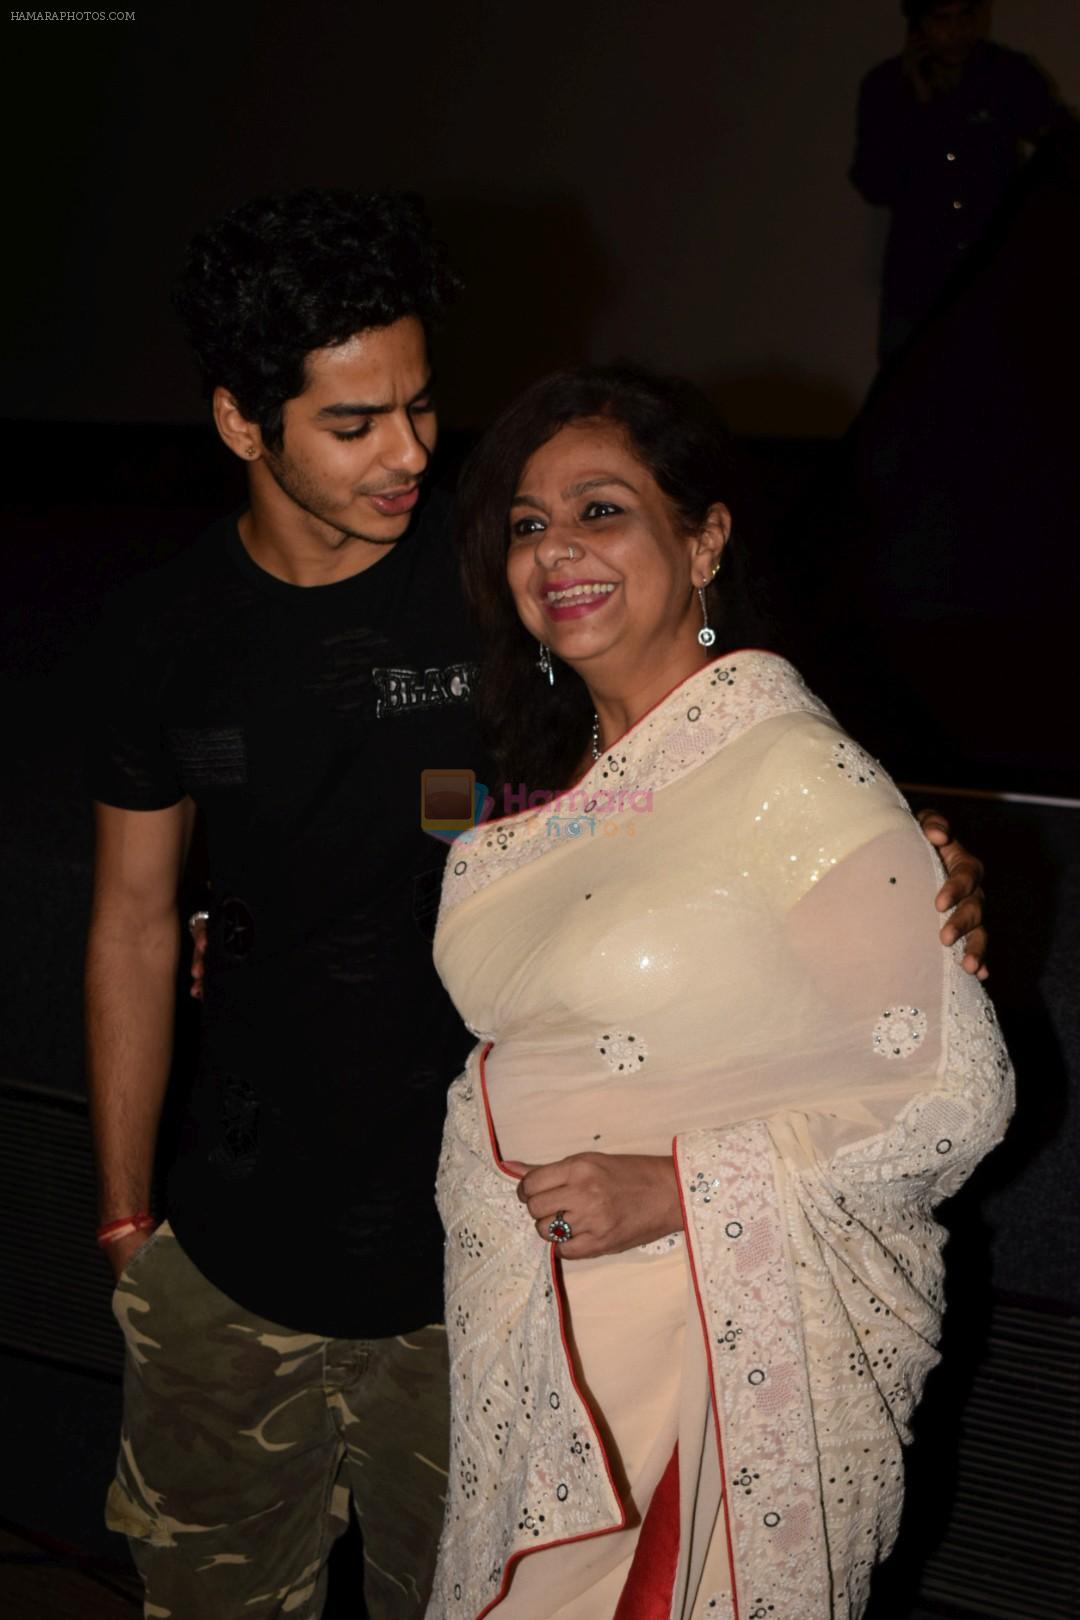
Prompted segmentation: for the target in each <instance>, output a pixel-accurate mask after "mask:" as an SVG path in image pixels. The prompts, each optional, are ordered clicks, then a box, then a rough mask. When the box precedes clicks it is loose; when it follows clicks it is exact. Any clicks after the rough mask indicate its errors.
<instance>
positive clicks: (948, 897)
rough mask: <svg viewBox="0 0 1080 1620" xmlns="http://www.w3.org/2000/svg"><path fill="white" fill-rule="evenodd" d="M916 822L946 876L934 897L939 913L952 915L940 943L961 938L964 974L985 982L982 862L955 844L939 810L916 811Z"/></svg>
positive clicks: (947, 942) (986, 968) (945, 943)
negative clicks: (936, 853) (938, 857)
mask: <svg viewBox="0 0 1080 1620" xmlns="http://www.w3.org/2000/svg"><path fill="white" fill-rule="evenodd" d="M918 819H919V826H920V827H921V828H922V830H923V832H924V834H925V835H926V837H927V838H928V839H929V841H930V843H931V844H933V846H934V848H935V849H936V850H937V852H938V854H939V855H940V856H941V859H942V861H943V862H944V864H945V870H946V872H947V873H948V881H947V882H946V883H945V885H944V886H943V888H942V889H941V891H940V893H939V894H938V897H937V902H936V904H937V908H938V910H939V911H952V913H953V914H952V916H951V917H950V918H949V920H948V922H947V923H946V924H945V926H944V928H943V929H942V930H941V943H942V944H943V945H952V944H953V943H954V942H955V941H956V940H958V939H960V938H964V963H963V966H964V971H965V973H975V974H977V975H978V977H979V978H980V979H985V978H987V977H988V976H989V972H990V969H989V968H988V967H987V966H986V961H985V958H986V929H985V928H984V927H983V925H982V922H983V903H984V901H985V899H986V896H985V895H984V894H983V889H982V880H983V863H982V861H980V860H979V857H978V856H977V855H971V854H969V853H968V851H967V850H966V849H965V848H964V846H963V844H961V843H958V842H957V840H956V839H955V838H954V837H953V835H952V833H951V832H950V831H949V823H948V822H947V821H946V819H945V817H944V816H943V815H942V813H941V811H940V810H920V811H919V817H918ZM954 906H955V907H956V909H955V911H953V907H954ZM964 936H966V937H964Z"/></svg>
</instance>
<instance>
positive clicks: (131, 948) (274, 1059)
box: [87, 191, 476, 1620]
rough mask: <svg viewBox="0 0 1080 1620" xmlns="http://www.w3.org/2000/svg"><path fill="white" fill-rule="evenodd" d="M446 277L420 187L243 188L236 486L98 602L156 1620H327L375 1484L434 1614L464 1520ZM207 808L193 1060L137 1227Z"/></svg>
mask: <svg viewBox="0 0 1080 1620" xmlns="http://www.w3.org/2000/svg"><path fill="white" fill-rule="evenodd" d="M453 290H454V281H453V277H452V276H451V274H450V272H449V271H448V269H447V267H446V265H445V263H444V261H443V258H442V256H441V254H440V252H439V251H438V249H437V248H436V246H435V244H434V243H433V242H432V239H431V236H430V232H429V229H428V226H427V222H426V220H425V218H424V215H423V213H422V211H421V209H420V208H419V205H418V204H417V203H415V202H414V201H412V200H411V199H408V198H405V197H388V196H375V197H362V196H354V195H351V194H347V193H335V192H315V191H309V192H306V193H301V194H299V195H297V196H293V197H285V198H270V199H265V200H260V201H256V202H253V203H250V204H247V205H245V206H244V207H241V208H239V209H237V210H236V211H235V212H234V213H232V214H231V215H230V216H229V217H228V218H227V219H225V220H223V221H222V222H221V223H220V224H218V225H217V226H215V227H213V228H211V229H210V230H209V231H207V232H206V233H205V234H204V235H203V236H201V237H200V238H198V239H197V240H196V241H195V242H194V243H193V245H192V248H191V252H190V257H189V260H188V264H187V267H186V270H185V273H184V277H183V281H182V284H181V287H180V290H179V298H178V302H179V307H180V310H181V313H182V315H183V317H184V319H185V322H186V324H187V327H188V330H189V332H190V335H191V338H192V342H193V344H194V347H195V350H196V353H197V355H198V358H199V360H200V363H201V366H202V370H203V374H204V378H205V381H206V385H207V389H208V391H209V393H210V395H211V398H212V403H213V413H214V420H215V422H216V425H217V429H218V432H219V433H220V435H221V438H222V439H223V440H224V442H225V444H226V445H227V446H228V447H229V448H230V449H231V450H232V451H233V452H234V453H235V454H236V455H237V456H239V457H240V458H241V459H242V460H243V461H244V462H246V463H247V466H248V472H249V502H248V506H247V510H246V511H245V512H244V513H243V514H242V515H241V516H240V517H239V519H236V518H229V519H228V520H226V521H225V522H223V523H221V524H219V525H217V526H216V527H215V528H214V529H213V530H212V531H211V532H210V533H208V534H207V535H206V536H205V537H204V538H203V539H202V540H201V541H199V542H197V543H196V544H195V545H194V546H193V547H191V548H190V549H189V550H188V551H186V552H185V553H184V554H182V555H181V556H179V557H178V558H177V559H175V560H174V561H173V562H172V563H170V564H169V565H167V566H166V567H165V568H163V569H161V570H158V571H157V572H155V573H153V574H150V575H148V576H144V577H143V578H142V579H140V580H137V581H136V582H135V585H134V586H133V587H132V588H130V589H129V590H128V592H127V593H126V594H125V595H123V596H122V597H121V599H120V600H119V601H118V603H117V604H116V606H115V608H114V609H113V610H112V611H111V613H110V615H109V618H108V621H107V631H106V635H105V637H104V639H103V645H104V646H105V648H107V660H106V662H107V667H106V671H105V678H104V683H103V687H102V690H101V691H100V693H99V696H98V699H97V703H96V715H97V719H96V723H95V734H94V736H93V740H92V744H91V750H90V753H91V760H90V786H91V790H92V793H93V796H94V798H95V800H96V801H97V806H96V816H97V863H96V887H95V900H94V909H93V916H92V922H91V929H90V938H89V952H88V966H87V991H88V1024H89V1058H90V1085H91V1098H92V1107H93V1116H94V1123H95V1132H96V1141H97V1147H98V1158H99V1166H100V1185H101V1221H102V1223H103V1229H102V1233H101V1237H102V1239H103V1240H104V1243H105V1252H106V1254H107V1255H108V1256H109V1257H110V1259H111V1260H112V1262H113V1265H114V1268H115V1271H116V1274H117V1278H118V1287H117V1292H116V1295H115V1309H116V1311H117V1314H118V1316H119V1319H120V1321H121V1325H122V1326H123V1329H124V1332H125V1335H126V1338H127V1341H128V1372H127V1382H126V1396H125V1423H124V1431H123V1436H122V1444H121V1452H120V1462H119V1468H118V1474H117V1478H116V1481H115V1483H114V1485H113V1486H112V1490H111V1493H110V1499H109V1513H108V1517H109V1522H110V1524H111V1525H112V1526H113V1527H114V1528H115V1529H117V1530H122V1531H124V1532H126V1533H127V1534H128V1536H129V1537H130V1538H131V1547H132V1550H133V1553H134V1556H135V1559H136V1562H137V1564H138V1566H139V1569H140V1571H141V1573H142V1575H143V1577H144V1580H145V1582H146V1588H147V1609H146V1612H147V1614H154V1615H162V1616H164V1615H170V1616H173V1617H176V1620H194V1617H196V1616H197V1617H198V1620H217V1617H219V1616H220V1617H221V1620H225V1617H226V1616H228V1617H229V1620H234V1617H236V1616H238V1615H241V1614H244V1615H250V1616H251V1617H252V1620H260V1617H262V1616H270V1615H278V1614H288V1615H290V1616H297V1617H300V1616H303V1617H305V1620H306V1617H307V1616H311V1615H316V1614H317V1613H318V1612H319V1611H320V1609H321V1606H322V1593H323V1586H324V1582H325V1564H326V1557H327V1553H328V1551H329V1547H330V1544H331V1541H332V1539H333V1538H334V1536H335V1535H336V1534H337V1533H339V1532H340V1530H341V1529H342V1528H343V1527H344V1525H345V1523H346V1522H347V1515H348V1503H349V1498H350V1495H351V1496H352V1498H353V1500H354V1502H355V1503H356V1507H357V1511H358V1513H359V1516H360V1519H361V1523H362V1527H363V1532H364V1541H365V1549H366V1557H367V1581H366V1588H367V1598H368V1605H369V1609H370V1611H371V1613H372V1615H373V1616H376V1617H378V1616H383V1615H386V1616H398V1615H401V1616H406V1615H414V1614H416V1613H418V1612H419V1610H420V1608H421V1604H422V1597H423V1594H424V1590H425V1587H426V1585H427V1579H428V1573H429V1567H430V1564H431V1561H432V1559H433V1556H434V1551H435V1545H436V1542H437V1540H438V1531H439V1525H440V1522H441V1515H442V1497H443V1491H444V1482H445V1472H444V1470H445V1457H444V1452H445V1444H446V1442H445V1425H446V1416H445V1405H446V1395H445V1383H446V1372H445V1333H444V1331H443V1330H442V1329H441V1328H440V1327H438V1326H436V1325H435V1324H438V1323H440V1322H441V1320H442V1291H441V1270H442V1233H441V1228H440V1226H439V1219H438V1215H437V1212H436V1210H435V1205H434V1196H433V1187H434V1177H435V1164H436V1157H437V1151H438V1142H439V1134H440V1129H441V1122H442V1115H443V1109H444V1099H445V1091H446V1086H447V1083H448V1081H449V1080H450V1079H451V1078H452V1077H453V1075H454V1074H455V1073H456V1072H457V1070H458V1069H459V1067H460V1060H461V1058H462V1057H463V1055H464V1051H465V1050H466V1046H467V1038H466V1037H465V1036H464V1033H463V1031H462V1030H461V1028H460V1025H459V1024H458V1021H457V1019H456V1017H455V1016H454V1013H453V1011H452V1009H451V1006H450V1003H449V1001H448V999H447V998H446V996H445V993H444V992H443V990H442V987H441V985H440V984H439V981H438V979H437V977H436V974H435V971H434V968H433V966H432V961H431V947H430V939H431V934H432V931H433V928H434V918H435V910H436V907H437V904H438V891H439V882H440V878H441V866H442V856H443V846H442V845H441V844H439V843H438V842H437V841H436V840H434V839H432V838H430V837H427V836H426V835H425V834H424V833H423V832H422V831H421V828H420V825H419V815H418V801H419V781H420V773H421V771H422V770H423V769H424V768H426V767H430V766H439V765H447V766H451V767H454V766H460V765H462V764H463V763H466V764H467V763H471V762H473V761H474V760H475V757H476V745H475V738H474V733H473V722H472V717H471V710H470V705H469V697H470V691H469V682H470V678H471V674H472V666H471V663H470V660H471V658H472V656H473V652H474V649H473V647H472V645H471V642H470V639H469V636H468V633H467V630H466V624H465V617H464V612H463V609H462V606H461V598H460V594H459V591H458V588H457V580H456V569H455V562H454V557H453V551H452V547H451V544H450V539H449V503H448V499H447V497H446V496H445V494H443V493H442V492H441V491H440V490H439V489H436V488H430V487H429V482H430V481H429V479H428V472H429V466H430V462H431V455H432V451H433V450H434V448H435V439H436V422H435V414H434V410H433V406H432V398H431V373H430V366H429V360H428V352H427V333H428V330H429V328H430V327H431V326H432V325H433V324H434V323H435V322H436V321H437V320H438V318H439V316H440V315H441V313H442V310H443V307H444V305H445V303H446V301H447V299H448V297H449V296H450V294H451V293H452V292H453ZM196 808H198V811H199V812H200V813H201V815H202V816H203V818H204V822H205V826H206V831H207V837H208V842H209V855H210V865H211V878H212V900H211V906H210V922H209V945H208V956H207V964H206V978H205V1001H204V1020H203V1022H204V1028H203V1040H202V1053H201V1060H200V1063H199V1067H198V1073H197V1076H196V1079H195V1083H194V1090H193V1094H192V1097H191V1099H190V1104H189V1106H188V1109H187V1117H186V1121H185V1124H184V1128H183V1133H182V1140H181V1150H180V1154H179V1157H178V1161H177V1163H176V1164H175V1166H174V1168H173V1171H172V1174H171V1178H170V1184H169V1195H168V1212H169V1220H168V1223H167V1224H165V1225H163V1226H160V1227H158V1229H157V1231H156V1232H155V1233H154V1235H153V1237H152V1238H150V1240H149V1241H147V1233H148V1229H149V1227H150V1225H151V1222H150V1221H149V1219H148V1218H147V1214H146V1212H147V1210H148V1205H149V1199H150V1180H151V1170H152V1163H153V1156H154V1143H155V1137H156V1133H157V1127H158V1121H159V1116H160V1113H161V1107H162V1101H163V1098H164V1094H165V1088H166V1082H167V1077H168V1072H169V1061H170V1045H171V1033H172V1021H173V997H174V990H175V979H176V972H177V963H178V948H179V947H178V938H177V926H176V910H175V908H176V893H177V884H178V881H179V878H180V875H181V868H182V866H183V863H184V859H185V854H186V851H187V848H188V843H189V840H190V837H191V831H192V825H193V822H194V818H195V814H196Z"/></svg>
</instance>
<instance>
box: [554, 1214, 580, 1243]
mask: <svg viewBox="0 0 1080 1620" xmlns="http://www.w3.org/2000/svg"><path fill="white" fill-rule="evenodd" d="M573 1235H574V1228H573V1227H572V1226H571V1225H570V1222H569V1221H568V1220H567V1218H566V1212H565V1210H561V1209H560V1210H559V1212H558V1214H557V1215H556V1216H555V1217H554V1219H553V1220H550V1221H549V1222H548V1237H549V1238H550V1239H551V1241H552V1243H569V1241H570V1239H571V1238H572V1237H573Z"/></svg>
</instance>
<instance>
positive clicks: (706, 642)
mask: <svg viewBox="0 0 1080 1620" xmlns="http://www.w3.org/2000/svg"><path fill="white" fill-rule="evenodd" d="M697 594H698V601H699V602H700V603H701V629H700V630H699V631H698V633H697V638H698V640H699V641H700V643H701V645H702V646H703V647H711V646H712V644H713V642H714V641H715V640H716V631H715V630H714V629H713V628H712V627H711V625H710V624H709V609H708V606H707V604H706V601H705V587H704V585H699V586H698V588H697Z"/></svg>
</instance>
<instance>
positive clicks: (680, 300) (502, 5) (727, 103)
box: [0, 0, 1080, 435]
mask: <svg viewBox="0 0 1080 1620" xmlns="http://www.w3.org/2000/svg"><path fill="white" fill-rule="evenodd" d="M103 9H108V8H103ZM118 9H120V8H118ZM133 9H134V12H135V21H134V22H132V23H114V24H83V25H77V24H72V25H59V24H56V25H50V24H44V23H43V24H13V23H11V22H8V21H6V22H5V25H4V40H3V44H4V52H5V63H6V76H7V90H6V92H5V98H6V115H7V117H8V119H9V121H10V128H9V134H8V137H7V141H6V144H5V153H6V167H7V182H8V198H7V210H6V212H7V218H8V230H9V232H10V233H11V235H10V237H9V247H8V252H7V255H6V258H7V263H6V266H5V268H6V271H7V274H8V276H9V278H10V283H11V291H10V293H9V295H8V305H7V312H8V315H9V317H10V324H11V327H12V332H11V334H10V336H9V338H8V341H7V363H6V366H5V375H4V381H3V385H2V391H0V415H4V416H9V417H31V418H35V419H41V418H45V419H51V420H66V421H84V420H85V421H148V420H149V421H180V420H186V419H191V418H193V417H194V416H196V415H197V414H198V412H199V408H200V407H199V403H198V400H197V398H196V395H195V392H194V389H193V387H192V384H191V380H190V373H189V369H188V366H187V361H186V357H185V355H184V353H183V350H182V347H181V344H180V340H179V337H178V336H177V334H176V333H175V331H174V329H173V327H172V325H171V321H170V317H169V313H168V304H167V290H168V286H169V283H170V279H171V277H172V274H173V270H174V267H175V265H176V262H177V260H178V258H179V255H180V252H181V249H182V246H183V243H184V241H185V240H186V238H187V237H188V236H189V234H190V233H191V232H192V230H194V229H195V228H196V227H197V226H198V225H199V224H200V223H201V222H203V221H204V220H205V218H206V217H207V216H208V215H209V214H211V213H213V212H216V211H218V210H219V209H222V208H224V207H227V206H228V205H230V204H231V203H233V202H236V201H238V200H239V199H241V198H243V197H245V196H247V195H249V194H251V193H252V192H254V191H257V190H260V189H269V188H278V187H292V186H297V185H302V184H310V183H319V184H346V185H358V186H370V187H372V188H375V187H379V186H383V185H388V186H396V187H411V188H415V189H418V190H420V191H422V192H423V193H424V194H425V195H426V196H427V197H428V198H429V200H430V202H431V204H432V206H433V208H434V210H435V213H436V216H437V218H438V221H439V224H440V226H441V228H442V230H443V232H444V234H445V236H446V237H447V239H448V240H449V241H450V243H451V245H452V247H453V248H454V251H455V253H456V255H457V257H458V259H459V261H460V263H461V264H462V266H463V268H464V269H465V271H466V273H467V275H468V279H469V283H470V292H469V295H468V297H467V299H466V301H465V303H464V304H463V305H462V308H461V310H460V316H459V319H458V321H457V322H456V323H455V325H454V327H453V328H452V330H451V332H450V333H449V334H448V344H447V352H446V354H445V356H444V358H445V361H446V364H445V366H444V371H445V375H446V379H447V386H446V399H445V408H446V409H447V411H448V413H449V416H450V417H451V418H452V419H454V420H456V421H458V422H460V423H462V424H463V425H468V426H473V425H476V424H477V423H478V422H480V421H482V420H483V419H484V418H485V417H486V416H487V415H488V413H489V411H490V409H491V408H492V406H493V405H494V404H496V403H500V402H501V401H502V400H503V399H504V398H505V397H506V395H507V394H508V392H509V391H510V390H511V389H512V388H513V387H515V386H516V385H517V384H518V383H519V382H521V381H522V380H524V379H526V378H529V377H531V376H533V375H535V374H536V373H537V371H538V370H540V369H543V368H545V367H548V366H550V365H551V364H553V363H554V362H556V361H558V360H561V359H564V358H568V357H569V358H586V357H592V358H606V357H610V356H611V355H612V354H613V353H615V352H632V353H634V354H635V355H637V356H638V357H640V358H642V359H645V360H649V361H652V362H654V363H662V364H664V365H668V366H670V367H672V368H673V369H676V370H681V371H685V372H688V373H689V374H691V375H693V376H694V377H696V378H697V379H698V380H700V381H703V382H708V383H710V384H713V385H714V386H716V387H717V388H718V390H719V392H720V395H721V397H722V399H723V400H724V402H725V404H726V406H727V408H728V411H729V414H730V416H731V419H732V422H733V425H734V426H735V427H736V429H737V430H739V431H741V432H745V433H759V434H760V433H767V434H790V433H798V434H811V435H817V434H831V433H835V432H838V431H840V430H841V429H842V428H843V427H845V426H846V425H847V422H848V420H849V419H850V417H851V415H852V413H853V411H854V409H855V408H856V406H857V404H858V402H859V400H860V399H861V397H862V394H863V393H864V391H865V388H866V386H867V384H868V382H869V381H870V377H871V375H872V371H873V353H874V323H875V276H876V268H877V258H878V252H879V247H880V240H881V227H882V221H881V217H880V215H879V214H878V213H876V212H874V211H872V210H870V209H868V208H867V207H866V206H865V205H864V204H863V203H862V202H861V201H860V200H859V199H858V197H857V196H856V195H855V193H854V191H853V190H852V189H851V187H850V186H849V184H848V182H847V180H846V169H847V165H848V162H849V160H850V149H851V139H852V124H853V112H854V102H855V95H856V91H857V88H858V83H859V79H860V77H861V76H862V74H863V73H864V72H866V70H867V69H868V68H869V67H871V66H872V65H873V64H874V63H875V62H877V61H879V60H880V59H881V58H882V57H884V56H887V55H890V54H892V53H893V52H895V51H896V50H898V49H899V47H900V43H901V37H902V35H901V22H900V16H899V7H898V5H897V4H896V3H894V0H827V3H826V4H820V3H819V4H816V5H815V4H805V3H804V0H772V3H770V4H769V5H766V6H761V5H755V4H751V3H750V0H739V3H735V0H671V3H669V4H661V3H659V0H546V3H545V4H543V5H541V4H528V3H526V0H453V3H448V0H420V3H418V4H417V3H414V4H406V3H404V0H387V3H382V4H368V5H358V4H356V3H355V0H312V3H309V4H303V5H300V4H295V3H288V0H277V3H273V0H263V3H259V0H232V3H229V4H220V3H219V4H206V3H205V0H204V3H194V4H190V5H180V4H168V3H166V4H157V5H147V4H145V3H139V0H136V3H135V4H134V7H133ZM1071 13H1072V7H1071V6H1070V5H1069V4H1068V0H1025V3H1024V4H1020V3H1017V0H1011V3H1009V0H1001V3H1000V4H999V5H998V6H997V8H996V33H997V36H998V37H999V38H1001V39H1002V40H1003V41H1005V42H1006V43H1011V44H1014V45H1017V46H1019V47H1022V48H1023V49H1026V50H1028V51H1030V52H1032V53H1033V54H1034V55H1035V56H1036V57H1037V58H1038V59H1040V60H1041V61H1042V62H1043V64H1044V65H1045V66H1046V67H1047V68H1048V69H1049V70H1050V71H1051V72H1052V73H1054V74H1055V75H1056V77H1057V78H1058V80H1059V81H1060V83H1061V85H1062V88H1063V91H1064V93H1065V95H1066V98H1067V99H1071V100H1073V101H1076V100H1080V31H1078V30H1077V29H1076V28H1075V27H1074V26H1070V22H1071V21H1073V19H1072V16H1071ZM6 17H7V12H5V19H6Z"/></svg>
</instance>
